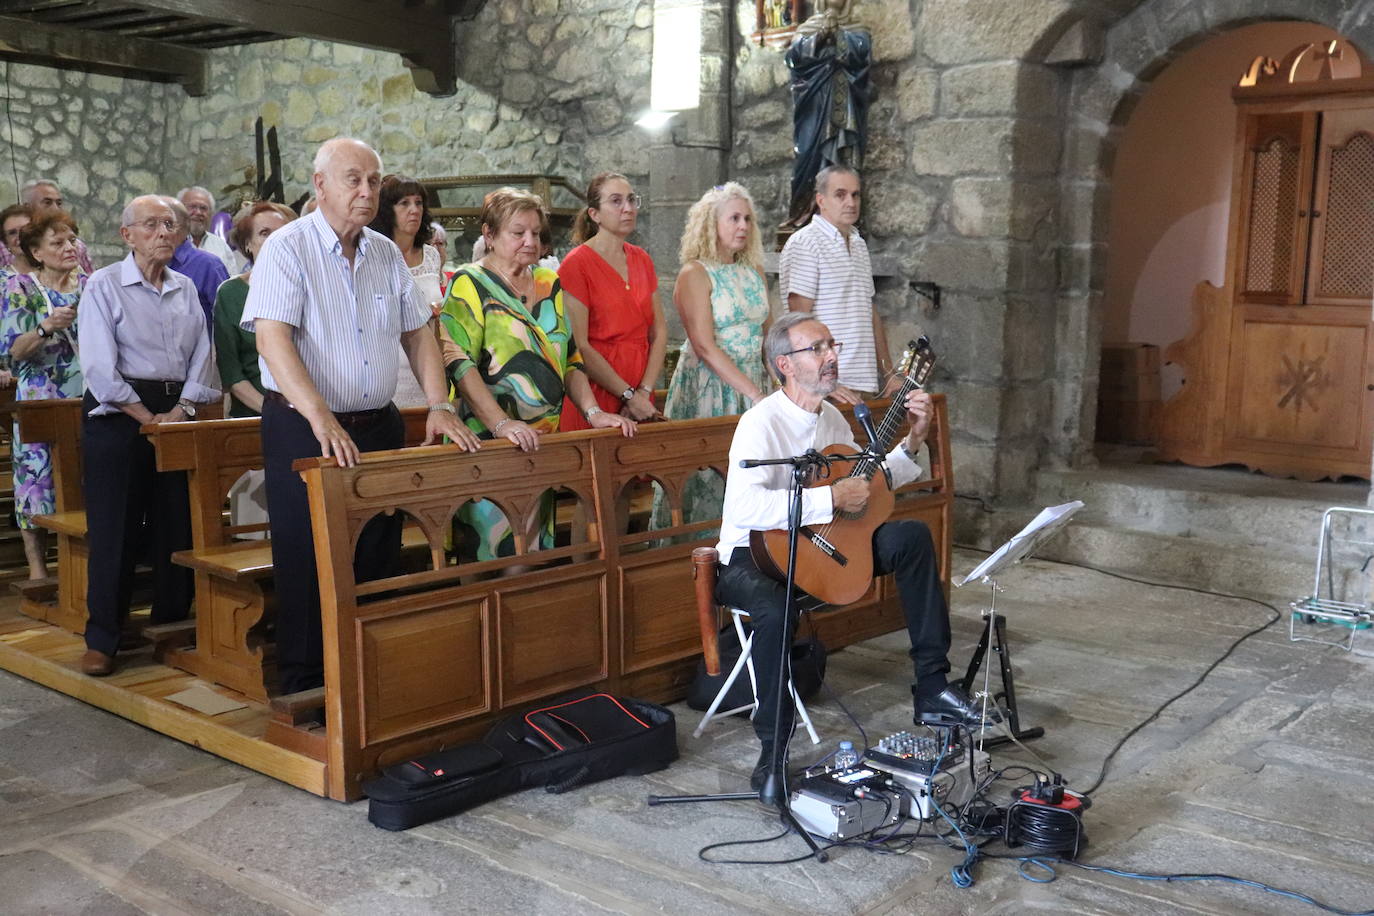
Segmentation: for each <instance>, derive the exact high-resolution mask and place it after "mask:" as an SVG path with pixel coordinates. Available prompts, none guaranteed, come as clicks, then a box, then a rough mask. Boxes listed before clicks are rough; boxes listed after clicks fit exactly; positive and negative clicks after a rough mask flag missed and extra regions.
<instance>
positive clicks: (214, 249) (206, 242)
mask: <svg viewBox="0 0 1374 916" xmlns="http://www.w3.org/2000/svg"><path fill="white" fill-rule="evenodd" d="M191 244H192V245H196V240H195V239H191ZM196 247H197V248H199V249H200V250H201V251H205V252H208V253H210V254H212V255H214V256H215V257H217V258H219V259H220V260H221V261H222V262H224V269H225V270H227V271H229V276H231V277H237V276H238V275H239V274H241V273H243V265H244V264H245V263H246V262H245V261H243V260H242V259H241V258H239V256H238V255H236V254H234V249H232V248H230V247H229V243H228V242H226V241H225V240H224V239H222V238H220V237H219V236H217V235H215V234H214V233H213V232H207V233H205V234H204V235H203V236H201V238H200V244H199V245H196Z"/></svg>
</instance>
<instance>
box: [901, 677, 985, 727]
mask: <svg viewBox="0 0 1374 916" xmlns="http://www.w3.org/2000/svg"><path fill="white" fill-rule="evenodd" d="M1001 719H1002V714H1001V713H999V712H998V711H997V707H996V706H993V705H992V704H988V721H989V722H1000V721H1001ZM916 724H917V725H963V726H966V727H969V728H981V727H982V725H983V710H982V704H981V703H977V702H975V701H974V700H973V699H971V698H970V697H969V695H968V694H966V693H964V691H963V689H962V688H960V687H956V686H955V685H954V684H950V685H949V686H948V687H946V688H945V689H944V690H941V691H940V692H939V693H938V694H936V695H935V696H933V697H923V698H921V699H919V700H917V701H916Z"/></svg>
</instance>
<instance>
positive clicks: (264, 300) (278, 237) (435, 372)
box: [242, 137, 480, 693]
mask: <svg viewBox="0 0 1374 916" xmlns="http://www.w3.org/2000/svg"><path fill="white" fill-rule="evenodd" d="M381 180H382V161H381V157H379V156H378V155H377V153H376V151H375V150H373V149H372V147H370V146H368V145H367V144H366V143H363V142H361V141H359V140H353V139H348V138H343V137H340V138H336V139H334V140H329V141H326V142H325V143H324V144H323V145H322V146H321V147H320V150H319V152H318V153H317V154H316V155H315V173H314V185H315V193H316V196H317V197H318V199H319V207H318V209H316V210H315V212H313V213H311V214H310V215H309V216H305V217H302V218H301V219H299V220H297V221H296V222H294V223H289V224H287V225H286V226H284V227H283V228H281V229H278V230H277V231H276V232H274V233H272V236H271V237H270V238H269V239H268V240H267V241H266V242H264V243H263V246H262V250H261V251H260V252H258V258H257V263H255V264H254V265H253V273H252V280H251V282H250V285H249V290H248V301H247V303H246V304H245V305H244V309H243V321H242V327H243V329H244V330H245V331H256V332H257V343H258V354H259V357H258V358H259V361H260V363H261V364H262V383H263V387H264V388H266V389H267V391H266V394H265V396H264V398H263V405H262V455H263V461H264V465H265V469H266V477H267V512H268V515H269V516H270V517H271V524H272V566H273V575H274V578H275V580H276V592H277V670H278V673H279V674H280V677H281V691H282V693H296V692H299V691H303V690H309V689H311V688H314V687H320V686H322V685H323V684H324V646H323V637H322V634H321V626H320V592H319V580H318V579H317V577H316V570H315V547H314V542H313V540H312V538H311V528H310V505H309V500H308V498H307V496H306V491H305V484H304V482H303V481H302V480H301V478H300V475H298V474H296V473H295V472H293V471H292V470H291V464H292V462H294V461H295V460H296V459H297V458H309V457H313V456H319V455H323V456H324V457H326V458H328V457H330V456H333V457H334V458H335V459H336V460H337V461H338V462H339V464H341V465H343V466H345V467H351V466H352V465H355V464H357V463H358V455H359V452H364V451H379V450H382V449H394V448H401V447H402V446H403V445H405V424H404V422H403V421H402V420H401V415H400V412H399V411H397V409H396V406H395V405H394V404H392V403H391V399H392V397H393V395H395V393H396V376H397V370H398V369H399V368H400V366H399V364H398V360H399V356H398V354H399V352H400V350H401V349H402V348H404V349H405V353H406V357H407V358H408V359H409V361H410V366H411V369H412V370H413V371H414V373H415V378H416V379H417V380H418V381H419V382H420V386H421V387H422V388H423V389H424V392H425V398H426V400H427V401H428V402H429V418H428V420H427V422H426V424H425V433H426V439H425V443H426V444H428V443H430V442H433V441H434V440H435V439H437V438H438V437H439V436H441V435H444V436H448V437H449V438H450V439H452V440H453V441H454V442H456V443H457V444H458V445H459V446H461V447H462V448H463V449H465V450H467V451H475V450H476V449H477V448H478V446H479V444H480V443H479V442H478V441H477V437H476V436H474V435H473V434H472V432H471V431H469V430H468V428H467V427H466V426H465V425H463V424H462V423H460V422H459V421H458V416H457V411H456V410H455V409H454V407H453V405H452V404H450V403H449V400H448V382H447V381H446V380H445V379H444V365H443V359H442V357H441V356H440V354H439V344H438V341H437V340H435V337H434V334H433V333H432V332H431V330H430V327H429V323H428V322H429V318H430V311H429V307H428V305H427V304H426V303H425V302H423V301H422V300H421V297H420V295H419V293H418V291H417V290H416V288H415V283H414V280H412V278H411V276H410V271H409V270H408V269H407V268H406V262H405V258H404V257H402V255H401V250H400V249H399V248H397V247H396V244H395V243H394V242H392V241H391V240H390V239H388V238H387V237H386V236H384V235H381V234H379V233H377V232H373V231H372V230H371V229H368V228H367V224H368V223H370V222H372V219H373V217H375V216H376V215H377V202H378V201H377V192H378V189H379V188H380V186H381ZM398 340H399V341H400V344H401V346H400V347H397V346H396V343H397V341H398ZM400 550H401V515H400V513H397V514H394V515H379V516H377V517H376V518H374V519H372V520H371V521H370V522H368V523H367V525H366V526H364V528H363V530H362V533H361V534H360V535H359V538H358V547H357V551H356V554H355V556H356V557H357V559H356V560H355V562H354V564H353V572H354V575H355V576H356V578H357V580H358V581H359V582H362V581H367V580H370V579H380V578H385V577H387V576H391V575H395V574H396V572H397V568H396V567H397V562H398V560H399V558H400Z"/></svg>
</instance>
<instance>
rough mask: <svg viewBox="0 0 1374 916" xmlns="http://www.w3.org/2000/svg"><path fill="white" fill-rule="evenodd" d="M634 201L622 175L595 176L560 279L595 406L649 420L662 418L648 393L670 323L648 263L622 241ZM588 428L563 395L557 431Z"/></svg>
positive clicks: (632, 220) (635, 212) (631, 222)
mask: <svg viewBox="0 0 1374 916" xmlns="http://www.w3.org/2000/svg"><path fill="white" fill-rule="evenodd" d="M639 204H640V199H639V195H638V194H636V193H635V192H634V188H632V187H631V186H630V182H629V179H627V178H626V177H625V176H624V175H619V174H617V173H615V172H602V173H601V174H599V175H597V176H596V177H595V178H593V179H592V183H591V184H590V185H589V186H588V188H587V206H586V208H585V209H584V210H583V211H582V212H581V213H579V214H578V216H577V223H576V224H575V225H574V227H573V241H574V242H576V243H578V244H577V247H576V248H574V249H573V250H572V251H571V252H570V253H569V254H568V256H567V257H566V258H564V259H563V263H562V264H561V265H560V266H559V268H558V279H559V282H560V284H561V285H562V287H563V302H564V304H565V307H566V308H567V314H568V320H569V323H570V324H571V325H572V332H573V337H574V338H575V339H576V340H577V348H578V350H579V351H581V353H582V361H583V363H584V364H585V367H586V371H587V375H588V376H589V377H590V378H591V381H592V393H593V394H595V395H596V402H597V404H598V405H600V407H601V409H602V410H606V411H609V412H611V413H620V414H624V415H625V416H627V417H629V418H630V419H632V420H647V419H650V418H652V417H657V416H659V412H658V409H657V408H656V407H654V401H653V393H654V384H655V383H656V382H657V381H658V377H659V374H660V373H662V371H663V356H664V353H665V352H666V351H667V349H668V323H667V321H665V320H664V317H663V306H662V304H661V303H660V302H659V298H658V274H657V273H656V272H655V271H654V262H653V260H652V259H651V258H650V257H649V253H648V252H647V251H645V250H644V249H643V248H640V247H639V246H638V245H631V244H630V243H629V242H627V241H625V239H626V238H628V237H629V235H630V233H632V232H634V231H635V225H636V223H637V222H638V220H639ZM587 428H588V427H587V423H586V421H585V420H584V419H583V418H582V412H581V411H580V410H578V409H577V408H576V407H575V406H573V405H572V404H570V403H569V402H568V401H567V400H566V399H565V400H564V402H563V416H562V419H561V420H560V422H559V429H560V430H570V429H587Z"/></svg>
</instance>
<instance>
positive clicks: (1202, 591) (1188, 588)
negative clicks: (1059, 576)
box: [954, 544, 1283, 795]
mask: <svg viewBox="0 0 1374 916" xmlns="http://www.w3.org/2000/svg"><path fill="white" fill-rule="evenodd" d="M954 546H956V547H958V548H959V549H961V550H972V551H975V552H977V553H991V552H992V551H989V550H984V549H983V548H982V547H974V546H973V545H966V544H956V545H954ZM1041 562H1043V563H1054V564H1057V565H1059V566H1073V567H1077V568H1078V569H1086V570H1088V571H1089V572H1095V573H1097V574H1098V575H1102V576H1109V577H1111V578H1113V579H1121V580H1123V581H1125V582H1134V583H1135V584H1137V585H1146V586H1152V587H1154V588H1169V589H1174V590H1176V591H1183V592H1193V593H1194V594H1198V595H1209V596H1211V597H1214V598H1229V599H1231V600H1233V601H1248V602H1250V603H1251V604H1258V605H1259V606H1260V607H1263V608H1268V609H1269V610H1270V611H1271V612H1272V613H1273V616H1272V617H1270V618H1269V620H1267V621H1265V622H1264V623H1263V624H1261V625H1259V626H1257V627H1255V628H1253V629H1251V630H1249V631H1247V632H1246V633H1244V634H1242V635H1241V636H1240V637H1238V638H1237V639H1236V640H1234V641H1233V642H1232V643H1231V645H1230V646H1228V647H1227V649H1226V651H1225V652H1223V653H1222V654H1221V656H1220V657H1219V658H1217V659H1216V660H1215V661H1214V662H1212V663H1211V664H1210V665H1208V666H1207V667H1206V668H1204V669H1203V671H1202V673H1201V674H1199V675H1198V676H1197V678H1196V679H1195V680H1194V681H1193V682H1192V683H1191V684H1189V685H1188V686H1187V687H1185V688H1183V689H1182V690H1180V691H1179V692H1178V693H1176V694H1174V695H1173V696H1171V697H1169V698H1168V699H1167V700H1165V701H1164V702H1163V703H1161V704H1160V705H1159V706H1158V707H1156V709H1155V711H1154V712H1152V713H1150V715H1149V716H1147V717H1146V718H1145V719H1144V720H1142V721H1141V722H1139V723H1138V724H1137V725H1136V726H1135V727H1134V728H1132V729H1131V730H1130V731H1128V732H1126V734H1124V735H1122V736H1121V738H1120V739H1119V740H1118V741H1117V742H1116V744H1114V745H1112V749H1111V750H1110V751H1108V752H1107V755H1106V756H1105V757H1104V758H1103V759H1102V768H1101V769H1100V770H1099V771H1098V774H1097V779H1095V780H1094V781H1093V784H1092V785H1091V786H1089V787H1088V788H1087V789H1084V790H1081V791H1080V794H1082V795H1092V793H1094V792H1096V791H1097V790H1098V789H1099V788H1101V786H1102V783H1103V782H1105V781H1106V779H1107V771H1108V769H1110V767H1111V763H1112V761H1113V760H1114V759H1115V758H1116V755H1117V754H1118V753H1120V752H1121V749H1122V748H1123V747H1125V746H1126V742H1128V741H1130V740H1131V739H1132V738H1134V737H1135V736H1136V734H1137V733H1139V732H1140V731H1141V729H1144V728H1145V727H1146V726H1148V725H1150V724H1151V723H1152V722H1154V721H1155V720H1156V719H1158V718H1159V717H1160V716H1161V715H1163V714H1164V711H1165V710H1166V709H1168V708H1169V707H1170V706H1172V705H1173V704H1174V703H1175V702H1177V701H1178V700H1181V699H1183V697H1185V696H1187V695H1188V694H1190V693H1192V692H1193V691H1194V690H1196V689H1197V688H1198V687H1200V686H1202V682H1203V681H1204V680H1206V679H1207V676H1208V675H1210V674H1211V673H1212V672H1213V671H1215V670H1216V669H1217V667H1218V666H1220V665H1221V663H1222V662H1224V661H1226V660H1227V659H1228V658H1230V657H1231V655H1232V654H1233V653H1234V652H1235V651H1236V649H1238V648H1240V645H1241V643H1243V642H1245V641H1246V640H1247V639H1250V638H1251V637H1252V636H1258V635H1259V634H1260V633H1263V632H1264V631H1265V630H1267V629H1269V628H1270V627H1272V626H1273V625H1274V624H1276V623H1278V622H1279V621H1280V620H1282V619H1283V614H1282V613H1281V612H1280V611H1279V609H1278V608H1276V607H1274V606H1273V605H1272V604H1270V603H1269V602H1267V601H1261V600H1260V599H1259V598H1251V597H1250V596H1248V595H1233V594H1231V593H1230V592H1219V591H1214V590H1212V589H1208V588H1200V587H1197V586H1193V585H1179V584H1175V583H1172V582H1152V581H1150V580H1148V579H1140V578H1136V577H1135V576H1128V575H1126V574H1125V573H1118V572H1112V571H1111V570H1107V569H1102V568H1100V567H1097V566H1091V565H1089V564H1087V563H1075V562H1073V561H1071V560H1041ZM1013 740H1014V739H1013ZM1017 744H1018V745H1019V746H1021V747H1023V748H1024V747H1025V746H1024V745H1021V743H1020V742H1019V741H1018V742H1017ZM1032 756H1034V755H1032ZM1037 759H1038V758H1037Z"/></svg>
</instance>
